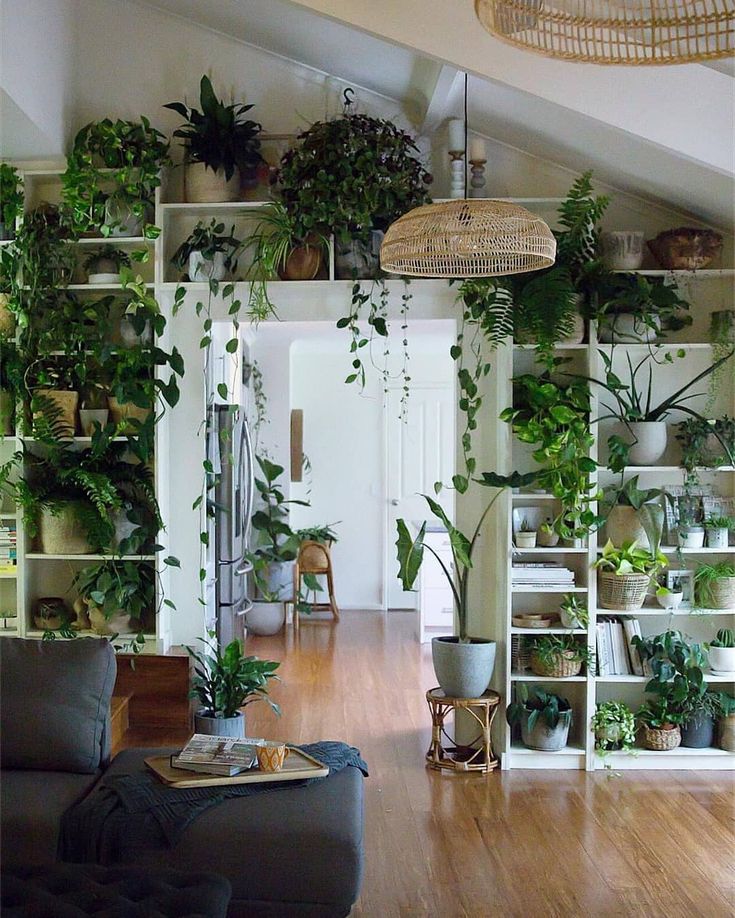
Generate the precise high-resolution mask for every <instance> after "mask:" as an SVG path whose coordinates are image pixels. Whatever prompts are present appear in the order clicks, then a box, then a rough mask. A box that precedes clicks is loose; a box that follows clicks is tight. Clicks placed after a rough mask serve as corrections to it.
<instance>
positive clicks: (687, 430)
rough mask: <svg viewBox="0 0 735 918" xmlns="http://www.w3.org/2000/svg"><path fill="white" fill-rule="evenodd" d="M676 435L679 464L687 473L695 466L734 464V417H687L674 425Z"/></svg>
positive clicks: (692, 472)
mask: <svg viewBox="0 0 735 918" xmlns="http://www.w3.org/2000/svg"><path fill="white" fill-rule="evenodd" d="M676 439H677V440H678V441H679V443H680V444H681V465H682V468H684V469H686V471H687V472H689V473H690V474H694V473H695V472H696V469H697V467H699V466H702V467H704V468H713V467H716V466H719V465H735V419H733V418H730V417H728V416H727V415H724V416H723V417H721V418H703V417H693V418H687V419H686V420H685V421H682V422H681V423H680V424H678V425H677V434H676Z"/></svg>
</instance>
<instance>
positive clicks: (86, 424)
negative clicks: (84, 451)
mask: <svg viewBox="0 0 735 918" xmlns="http://www.w3.org/2000/svg"><path fill="white" fill-rule="evenodd" d="M108 397H109V395H108V392H107V389H105V388H104V387H103V386H102V385H100V384H99V383H91V384H88V385H87V386H85V387H84V389H83V390H82V399H81V402H80V408H79V426H80V427H81V428H82V435H83V436H85V437H91V436H92V435H93V434H94V432H95V430H102V429H103V428H104V427H105V425H106V424H107V420H108V418H109V416H110V410H109V408H108V407H107V399H108Z"/></svg>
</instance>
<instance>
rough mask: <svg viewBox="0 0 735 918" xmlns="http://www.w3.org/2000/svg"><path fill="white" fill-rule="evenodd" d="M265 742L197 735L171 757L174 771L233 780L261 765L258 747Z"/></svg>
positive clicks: (203, 734)
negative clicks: (257, 763)
mask: <svg viewBox="0 0 735 918" xmlns="http://www.w3.org/2000/svg"><path fill="white" fill-rule="evenodd" d="M263 742H264V740H262V739H252V738H248V737H245V738H244V739H243V738H238V737H233V736H209V735H208V734H206V733H195V734H194V736H192V738H191V739H190V740H189V742H188V743H187V744H186V746H184V748H183V749H182V750H181V752H179V753H178V754H175V755H172V756H171V767H172V768H181V769H183V770H184V771H197V772H202V773H204V774H212V775H224V776H225V777H233V776H234V775H238V774H240V772H242V771H246V770H247V769H248V768H252V767H253V765H254V764H255V763H256V761H257V754H256V752H255V749H256V746H262V745H263Z"/></svg>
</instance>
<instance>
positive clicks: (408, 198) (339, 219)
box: [279, 113, 431, 243]
mask: <svg viewBox="0 0 735 918" xmlns="http://www.w3.org/2000/svg"><path fill="white" fill-rule="evenodd" d="M416 152H417V148H416V144H415V143H414V141H413V138H412V137H411V136H410V135H409V134H407V133H406V132H405V131H402V130H401V129H400V128H398V127H396V125H395V124H393V123H392V122H391V121H388V120H386V119H382V118H371V117H370V116H368V115H360V114H352V113H347V114H345V115H343V116H342V117H340V118H337V119H335V120H334V121H318V122H316V123H315V124H313V125H312V126H311V127H310V128H309V129H308V130H307V131H305V132H304V133H302V134H300V135H299V137H298V143H297V144H296V145H295V146H294V147H292V148H291V149H290V150H288V151H287V152H286V153H285V155H284V156H283V158H282V159H281V167H280V171H279V180H280V187H281V199H282V201H283V204H284V206H285V207H286V210H287V211H288V213H289V214H290V215H291V216H292V218H293V221H294V234H295V236H296V237H297V238H299V239H306V238H307V237H308V236H309V234H310V233H313V232H315V231H316V232H320V233H330V232H331V233H334V234H335V235H336V236H337V239H338V241H339V242H341V243H348V242H349V241H350V239H353V238H361V239H363V240H364V241H367V238H368V236H369V233H370V230H372V229H378V230H385V229H387V228H388V226H389V225H390V224H391V223H392V222H393V221H394V220H396V219H397V218H398V217H400V216H401V215H402V214H404V213H406V212H407V211H409V210H411V209H412V208H414V207H418V206H419V205H421V204H424V203H426V202H427V201H428V194H427V190H426V189H427V186H428V184H429V183H430V182H431V175H430V174H429V173H428V172H427V171H426V169H424V167H423V166H422V165H421V163H420V162H419V160H418V159H417V157H416V156H415V155H414V154H415V153H416Z"/></svg>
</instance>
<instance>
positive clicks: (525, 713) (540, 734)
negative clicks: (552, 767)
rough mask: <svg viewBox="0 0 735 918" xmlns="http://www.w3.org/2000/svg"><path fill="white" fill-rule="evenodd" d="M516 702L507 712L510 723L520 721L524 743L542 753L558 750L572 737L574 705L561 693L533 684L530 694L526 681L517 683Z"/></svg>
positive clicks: (513, 723)
mask: <svg viewBox="0 0 735 918" xmlns="http://www.w3.org/2000/svg"><path fill="white" fill-rule="evenodd" d="M515 691H516V699H517V700H516V701H514V702H513V703H512V704H509V705H508V709H507V710H506V712H505V717H506V720H507V721H508V724H509V725H510V726H511V727H513V726H515V725H516V724H520V727H521V738H522V739H523V744H524V745H525V746H528V748H529V749H538V750H539V751H541V752H559V750H560V749H563V748H564V747H565V746H566V744H567V740H568V738H569V728H570V727H571V725H572V706H571V705H570V704H569V702H568V701H567V700H566V698H562V697H560V696H559V695H554V694H553V693H552V692H545V691H544V690H543V689H541V688H539V686H536V685H534V686H532V687H531V692H530V693H529V691H528V688H527V687H526V685H525V683H523V682H520V683H518V684H517V685H516V688H515Z"/></svg>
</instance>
